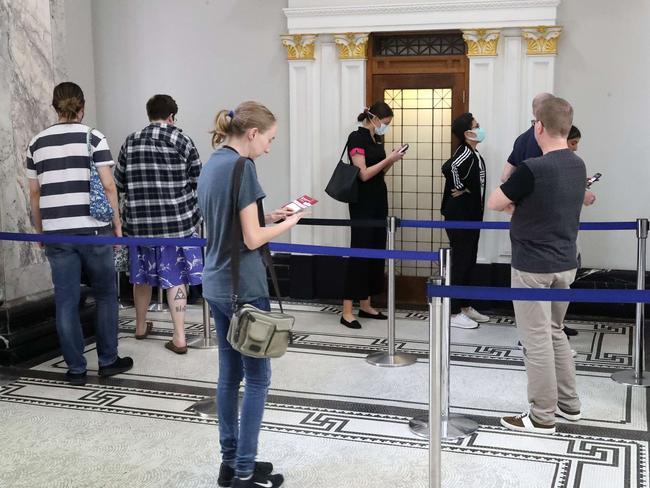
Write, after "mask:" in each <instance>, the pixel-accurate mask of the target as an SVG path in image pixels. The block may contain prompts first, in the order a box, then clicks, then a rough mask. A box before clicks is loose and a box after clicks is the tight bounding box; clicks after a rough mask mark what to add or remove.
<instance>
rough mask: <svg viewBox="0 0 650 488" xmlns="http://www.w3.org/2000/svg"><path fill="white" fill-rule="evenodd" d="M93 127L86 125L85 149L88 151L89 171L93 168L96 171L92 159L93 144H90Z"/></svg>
mask: <svg viewBox="0 0 650 488" xmlns="http://www.w3.org/2000/svg"><path fill="white" fill-rule="evenodd" d="M94 130H95V129H94V128H93V127H88V132H86V150H87V151H88V158H89V159H90V172H91V173H92V171H93V170H95V171H97V167H96V166H95V161H94V160H93V145H92V134H93V131H94Z"/></svg>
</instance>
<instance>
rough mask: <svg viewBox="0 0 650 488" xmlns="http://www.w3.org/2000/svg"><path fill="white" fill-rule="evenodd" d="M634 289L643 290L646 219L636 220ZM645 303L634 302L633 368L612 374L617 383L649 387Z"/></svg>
mask: <svg viewBox="0 0 650 488" xmlns="http://www.w3.org/2000/svg"><path fill="white" fill-rule="evenodd" d="M636 238H637V253H636V289H637V290H645V273H646V246H647V239H648V219H637V220H636ZM644 329H645V303H637V304H636V320H635V324H634V345H633V347H634V352H633V359H634V369H633V370H630V369H625V370H623V371H618V372H616V373H614V374H613V375H612V379H613V380H614V381H616V382H618V383H622V384H624V385H630V386H640V387H643V388H648V387H650V375H647V374H645V375H644V364H643V362H644V357H645V349H644V348H645V339H644V332H645V331H644Z"/></svg>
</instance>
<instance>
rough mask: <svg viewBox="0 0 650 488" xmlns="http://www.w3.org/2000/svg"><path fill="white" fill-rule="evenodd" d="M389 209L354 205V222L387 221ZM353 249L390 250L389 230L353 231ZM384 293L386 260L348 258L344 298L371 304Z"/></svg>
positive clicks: (351, 213)
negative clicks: (363, 220) (388, 242)
mask: <svg viewBox="0 0 650 488" xmlns="http://www.w3.org/2000/svg"><path fill="white" fill-rule="evenodd" d="M387 216H388V209H387V208H386V207H384V206H383V205H377V206H376V207H373V206H371V205H367V204H365V205H364V204H362V203H358V204H350V219H352V220H355V219H383V220H386V217H387ZM350 233H351V240H350V247H357V248H367V249H386V234H387V230H386V227H352V228H351V230H350ZM382 291H384V260H383V259H365V258H348V266H347V271H346V274H345V284H344V288H343V293H344V295H343V298H344V299H345V300H367V299H368V297H369V296H372V295H378V294H379V293H381V292H382Z"/></svg>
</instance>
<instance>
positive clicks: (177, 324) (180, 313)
mask: <svg viewBox="0 0 650 488" xmlns="http://www.w3.org/2000/svg"><path fill="white" fill-rule="evenodd" d="M167 303H168V304H169V313H170V314H171V315H172V321H173V322H174V335H173V337H172V341H173V342H174V345H176V346H178V347H184V346H186V345H187V343H186V342H185V310H186V309H187V288H186V287H185V285H179V286H174V287H173V288H168V289H167Z"/></svg>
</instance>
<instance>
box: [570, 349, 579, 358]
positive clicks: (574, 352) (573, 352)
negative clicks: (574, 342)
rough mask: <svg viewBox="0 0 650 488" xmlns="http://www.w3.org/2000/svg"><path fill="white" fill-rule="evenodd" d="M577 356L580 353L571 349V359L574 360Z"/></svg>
mask: <svg viewBox="0 0 650 488" xmlns="http://www.w3.org/2000/svg"><path fill="white" fill-rule="evenodd" d="M577 355H578V351H576V350H575V349H571V357H572V358H574V357H576V356H577Z"/></svg>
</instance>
